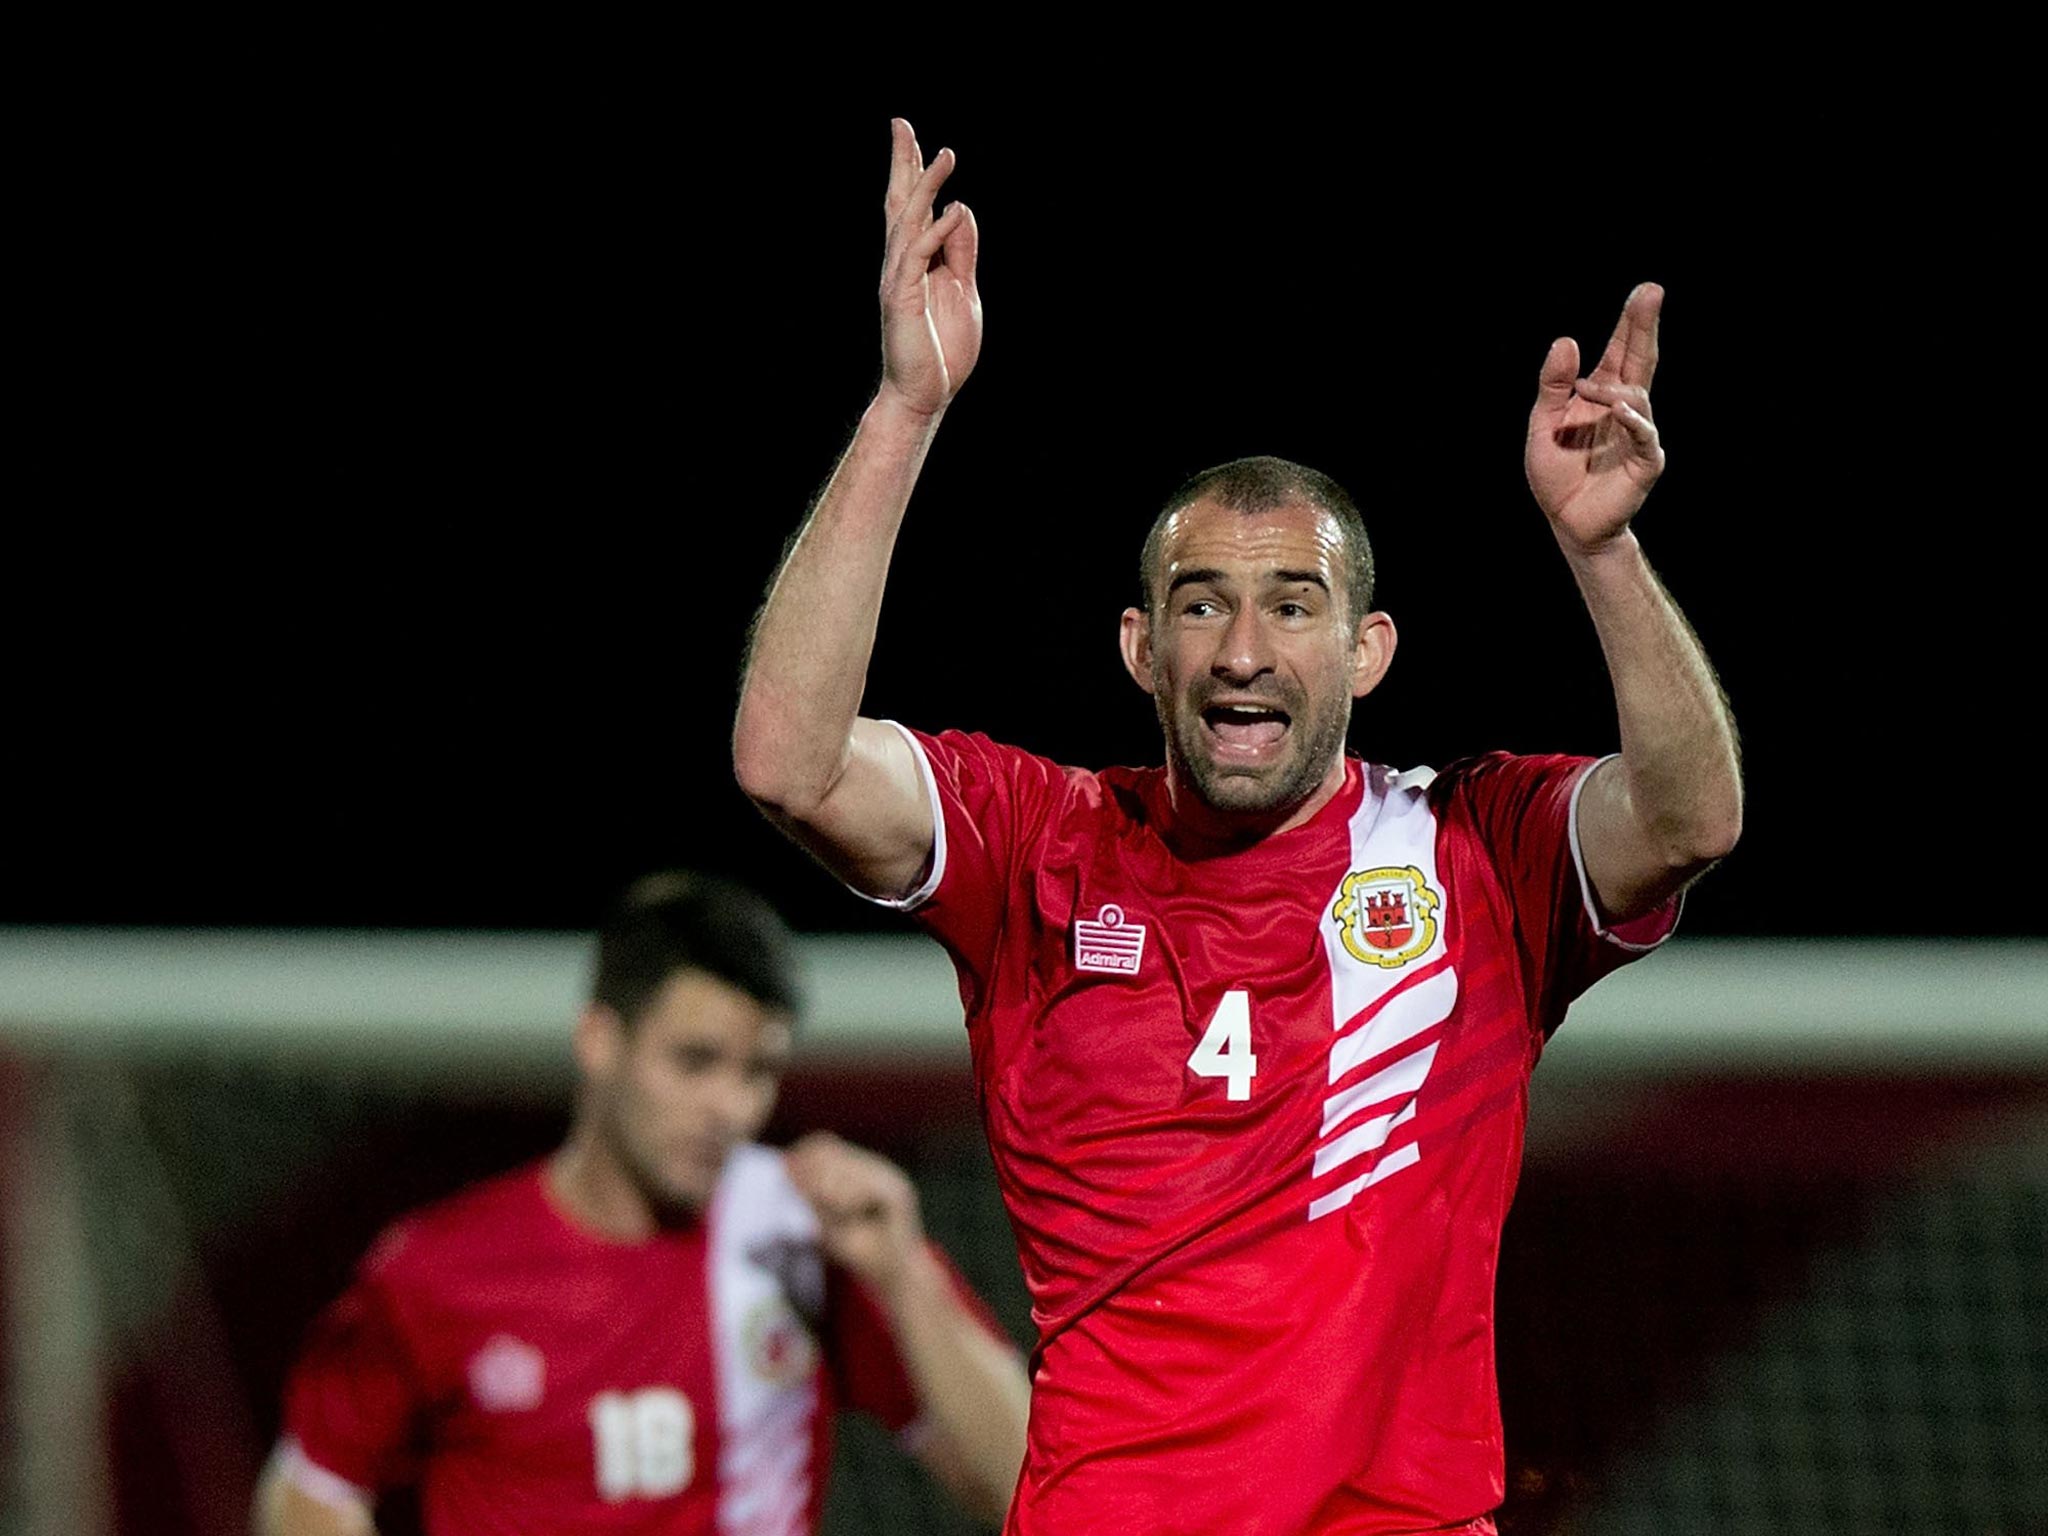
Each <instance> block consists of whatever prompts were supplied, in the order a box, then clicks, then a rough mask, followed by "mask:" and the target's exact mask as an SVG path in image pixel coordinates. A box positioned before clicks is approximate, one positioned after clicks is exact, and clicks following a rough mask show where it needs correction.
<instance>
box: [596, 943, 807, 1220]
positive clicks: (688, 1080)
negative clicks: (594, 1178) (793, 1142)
mask: <svg viewBox="0 0 2048 1536" xmlns="http://www.w3.org/2000/svg"><path fill="white" fill-rule="evenodd" d="M602 1012H603V1013H604V1014H606V1015H607V1018H606V1019H604V1020H601V1021H600V1022H599V1025H598V1028H599V1029H600V1031H602V1032H605V1033H601V1035H600V1038H599V1040H598V1044H597V1047H596V1048H595V1049H594V1050H593V1051H592V1052H591V1053H590V1054H588V1055H586V1057H585V1059H584V1070H585V1074H586V1076H587V1077H588V1079H589V1082H590V1087H591V1089H592V1091H593V1094H594V1108H595V1111H596V1114H597V1116H598V1125H599V1130H600V1133H601V1135H602V1139H603V1142H604V1144H605V1146H606V1147H607V1149H608V1150H609V1152H610V1153H611V1155H612V1156H613V1157H614V1158H615V1159H616V1160H617V1161H618V1163H619V1165H620V1167H621V1169H622V1170H623V1171H624V1172H625V1174H626V1175H627V1177H628V1178H630V1179H631V1180H632V1181H633V1183H634V1184H635V1185H637V1186H638V1188H639V1190H640V1192H641V1194H642V1195H643V1196H644V1197H645V1198H646V1200H647V1202H648V1204H649V1206H650V1207H651V1208H652V1209H653V1210H654V1211H655V1212H656V1214H657V1215H659V1216H675V1215H683V1214H689V1213H694V1212H699V1211H702V1210H703V1209H704V1207H705V1206H706V1204H707V1203H708V1202H709V1201H710V1199H711V1194H712V1191H713V1190H714V1189H715V1188H716V1187H717V1184H718V1176H719V1174H720V1173H721V1172H722V1171H723V1170H724V1168H725V1162H726V1159H727V1158H728V1157H730V1156H731V1155H732V1152H733V1149H734V1148H735V1147H737V1146H738V1145H739V1144H740V1143H741V1142H744V1141H750V1140H752V1139H753V1138H754V1137H755V1136H757V1135H759V1134H760V1131H761V1128H762V1126H764V1125H765V1124H766V1123H767V1121H768V1115H769V1111H771V1110H772V1109H773V1108H774V1107H775V1093H776V1090H777V1089H778V1088H779V1087H780V1086H781V1082H782V1074H783V1071H784V1069H785V1068H786V1067H787V1066H788V1064H789V1051H790V1025H789V1020H788V1018H787V1017H786V1016H785V1015H783V1014H780V1013H776V1012H774V1011H773V1010H771V1009H768V1008H764V1007H763V1006H762V1005H761V1004H760V1003H758V1002H756V1001H755V1000H754V999H753V998H751V997H749V996H748V995H747V994H746V993H744V992H742V991H740V990H738V989H737V988H735V987H732V986H728V985H727V984H726V983H725V982H722V981H720V980H718V979H717V978H716V977H713V976H708V975H706V974H705V973H704V972H702V971H678V972H676V973H675V974H674V975H673V976H671V977H669V979H668V982H667V984H666V985H665V986H663V987H662V989H661V990H660V991H659V992H657V993H656V994H655V995H654V998H653V1000H652V1001H651V1002H650V1003H649V1004H648V1005H647V1007H646V1008H645V1010H643V1011H642V1013H641V1015H640V1017H639V1018H638V1019H637V1020H635V1021H634V1022H633V1024H632V1025H631V1026H630V1027H628V1026H626V1025H623V1024H621V1023H619V1021H618V1019H617V1016H616V1015H612V1014H610V1011H609V1010H602Z"/></svg>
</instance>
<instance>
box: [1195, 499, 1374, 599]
mask: <svg viewBox="0 0 2048 1536" xmlns="http://www.w3.org/2000/svg"><path fill="white" fill-rule="evenodd" d="M1160 558H1161V560H1162V561H1163V562H1164V565H1165V571H1164V575H1165V578H1166V582H1167V583H1168V584H1171V583H1172V581H1173V578H1174V577H1175V575H1177V574H1178V573H1180V572H1182V571H1188V570H1199V569H1206V568H1214V569H1219V570H1223V571H1225V572H1228V573H1230V574H1232V575H1237V576H1241V577H1246V578H1257V577H1259V576H1263V575H1264V574H1265V573H1266V572H1267V571H1270V570H1286V571H1316V572H1318V573H1320V574H1321V576H1322V578H1323V582H1324V584H1325V585H1326V586H1328V587H1329V589H1330V590H1331V591H1333V592H1336V591H1341V590H1342V589H1343V570H1344V530H1343V527H1342V525H1341V524H1339V523H1338V521H1337V519H1336V518H1334V517H1332V516H1331V515H1330V514H1329V513H1328V512H1325V511H1323V510H1322V508H1320V507H1316V506H1312V505H1310V504H1309V503H1307V502H1300V501H1297V502H1289V503H1287V504H1286V505H1284V506H1279V507H1272V508H1269V509H1267V510H1265V511H1261V512H1240V511H1238V510H1237V509H1236V508H1234V507H1227V506H1224V505H1223V504H1222V503H1220V502H1215V501H1210V500H1208V499H1206V498H1204V499H1203V500H1201V501H1195V502H1190V503H1189V504H1188V505H1187V506H1185V507H1182V508H1181V509H1180V510H1179V511H1177V512H1175V513H1174V514H1173V515H1172V516H1171V517H1169V518H1167V520H1166V526H1165V528H1164V529H1163V530H1162V531H1161V537H1160Z"/></svg>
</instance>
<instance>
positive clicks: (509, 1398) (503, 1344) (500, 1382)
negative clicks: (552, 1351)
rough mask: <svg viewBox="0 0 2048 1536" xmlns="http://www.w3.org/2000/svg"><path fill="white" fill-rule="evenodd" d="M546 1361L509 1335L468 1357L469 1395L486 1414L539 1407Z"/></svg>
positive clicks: (533, 1349)
mask: <svg viewBox="0 0 2048 1536" xmlns="http://www.w3.org/2000/svg"><path fill="white" fill-rule="evenodd" d="M547 1378H548V1367H547V1361H546V1360H545V1359H544V1358H543V1357H542V1355H541V1352H540V1351H539V1350H537V1349H535V1348H534V1347H533V1346H532V1345H531V1344H528V1343H526V1342H524V1341H523V1340H520V1339H515V1338H513V1337H512V1335H510V1334H509V1333H500V1334H496V1335H493V1337H492V1338H491V1341H490V1342H489V1343H487V1344H486V1345H484V1347H483V1348H482V1349H480V1350H478V1351H477V1352H476V1353H475V1354H473V1355H471V1356H470V1357H469V1395H470V1396H471V1397H473V1398H475V1399H476V1405H477V1407H479V1408H481V1409H483V1410H484V1412H486V1413H525V1412H529V1411H531V1410H532V1409H535V1408H538V1407H539V1406H540V1400H541V1394H542V1392H543V1391H544V1390H545V1388H546V1386H547Z"/></svg>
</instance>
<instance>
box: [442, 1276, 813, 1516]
mask: <svg viewBox="0 0 2048 1536" xmlns="http://www.w3.org/2000/svg"><path fill="white" fill-rule="evenodd" d="M818 1360H819V1352H818V1347H817V1344H816V1342H815V1340H814V1339H813V1337H812V1335H811V1333H810V1331H809V1330H808V1329H807V1328H806V1326H805V1325H804V1323H803V1322H802V1321H801V1319H800V1318H799V1317H798V1315H797V1313H796V1311H795V1310H794V1308H793V1307H792V1305H791V1304H790V1302H789V1301H788V1299H787V1297H786V1296H785V1295H784V1292H783V1290H782V1288H781V1286H780V1284H779V1282H778V1279H777V1277H776V1276H775V1275H774V1274H773V1273H771V1272H770V1271H768V1270H767V1269H765V1268H757V1269H755V1270H754V1271H753V1272H751V1273H733V1272H731V1270H730V1267H728V1272H726V1273H724V1274H719V1273H715V1272H714V1273H707V1265H706V1263H705V1260H704V1255H703V1254H702V1252H701V1251H699V1252H694V1253H686V1254H678V1255H676V1256H675V1257H674V1258H673V1259H672V1260H670V1261H668V1262H646V1261H634V1260H628V1261H625V1262H621V1263H616V1264H609V1265H606V1264H591V1263H588V1262H569V1263H561V1264H555V1265H546V1264H543V1265H536V1266H534V1267H533V1268H531V1269H527V1270H520V1269H516V1268H515V1269H511V1270H508V1271H507V1272H505V1273H503V1274H501V1275H499V1276H497V1277H495V1283H494V1284H492V1285H489V1286H486V1287H484V1288H481V1289H480V1290H479V1292H478V1294H477V1295H476V1296H474V1297H473V1298H470V1299H469V1301H468V1304H466V1305H464V1306H461V1307H459V1308H455V1309H452V1310H451V1311H450V1313H449V1314H448V1316H447V1317H446V1319H445V1322H444V1327H443V1347H442V1352H441V1359H440V1367H439V1368H440V1372H441V1375H442V1394H441V1401H442V1403H443V1405H444V1408H443V1412H442V1414H441V1417H440V1424H439V1426H438V1430H437V1436H436V1438H437V1440H438V1441H439V1443H440V1444H441V1445H442V1446H443V1447H445V1448H446V1449H448V1450H449V1451H451V1452H452V1453H454V1454H455V1455H456V1456H457V1457H459V1458H463V1459H466V1460H468V1461H469V1462H470V1463H471V1464H472V1465H475V1466H479V1467H487V1468H489V1469H490V1470H491V1475H493V1476H494V1477H502V1478H505V1479H507V1480H509V1481H515V1482H516V1483H518V1484H519V1485H520V1486H522V1487H524V1488H525V1489H527V1490H529V1491H531V1492H532V1494H533V1495H534V1496H535V1497H539V1498H542V1499H544V1500H545V1502H546V1503H547V1504H548V1505H549V1506H550V1507H565V1508H579V1507H581V1508H588V1509H591V1510H593V1511H595V1510H599V1509H604V1510H609V1511H612V1512H614V1513H615V1514H616V1516H617V1517H618V1518H619V1519H622V1520H626V1521H628V1523H630V1520H631V1518H632V1517H633V1515H634V1513H635V1512H636V1511H642V1512H645V1511H649V1510H650V1509H651V1508H653V1507H655V1506H659V1507H662V1508H666V1509H694V1508H695V1507H696V1506H697V1505H698V1504H699V1503H700V1502H701V1503H702V1504H703V1505H704V1507H705V1508H706V1509H707V1510H708V1509H709V1508H710V1506H711V1503H712V1502H713V1501H714V1500H715V1497H716V1493H717V1488H718V1475H719V1474H718V1469H719V1468H720V1466H721V1462H722V1460H724V1459H726V1458H727V1457H728V1456H729V1453H730V1451H731V1449H732V1447H733V1445H734V1444H735V1442H736V1441H737V1440H742V1439H744V1438H745V1437H746V1436H747V1435H748V1434H749V1433H750V1431H751V1427H752V1426H753V1425H754V1424H755V1423H757V1422H758V1421H760V1420H761V1419H763V1418H765V1417H769V1416H777V1417H779V1418H780V1419H781V1420H782V1421H784V1422H787V1423H790V1424H792V1425H793V1426H795V1427H796V1428H797V1430H798V1432H799V1433H800V1434H807V1433H808V1428H807V1426H808V1423H809V1419H810V1416H811V1415H812V1413H814V1412H815V1411H816V1405H817V1402H818V1388H817V1380H816V1378H817V1375H818ZM706 1528H707V1529H708V1526H707V1527H706Z"/></svg>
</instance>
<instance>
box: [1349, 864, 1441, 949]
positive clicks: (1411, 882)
mask: <svg viewBox="0 0 2048 1536" xmlns="http://www.w3.org/2000/svg"><path fill="white" fill-rule="evenodd" d="M1443 904H1444V903H1443V898H1442V897H1441V896H1439V895H1438V894H1437V893H1436V892H1435V891H1433V890H1431V889H1430V888H1429V881H1428V880H1427V879H1425V878H1424V876H1423V873H1422V871H1421V870H1419V869H1417V868H1416V867H1415V866H1414V865H1413V864H1409V865H1407V866H1405V867H1403V868H1400V869H1392V868H1385V869H1356V870H1353V871H1352V872H1351V873H1350V874H1348V875H1346V876H1345V877H1344V883H1343V884H1342V885H1341V886H1339V887H1338V888H1337V903H1336V905H1335V906H1333V907H1332V908H1331V909H1330V917H1331V920H1332V921H1333V922H1335V923H1336V925H1337V931H1338V933H1339V934H1340V935H1342V937H1343V940H1344V947H1345V949H1347V950H1349V951H1350V953H1351V957H1352V958H1353V959H1354V960H1363V961H1364V962H1365V963H1366V964H1367V965H1377V966H1383V967H1385V968H1386V969H1388V970H1392V969H1394V968H1395V967H1396V966H1402V965H1406V964H1407V963H1408V962H1409V961H1410V960H1413V959H1414V958H1415V957H1416V956H1417V955H1419V954H1421V953H1423V952H1424V951H1425V950H1427V949H1428V948H1429V946H1430V945H1432V944H1434V943H1435V942H1436V928H1437V922H1436V918H1437V911H1438V909H1439V908H1441V907H1442V906H1443Z"/></svg>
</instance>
